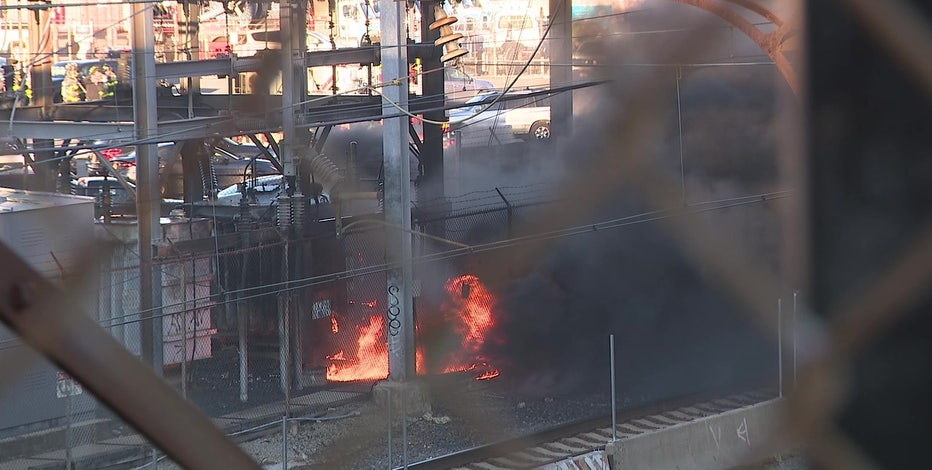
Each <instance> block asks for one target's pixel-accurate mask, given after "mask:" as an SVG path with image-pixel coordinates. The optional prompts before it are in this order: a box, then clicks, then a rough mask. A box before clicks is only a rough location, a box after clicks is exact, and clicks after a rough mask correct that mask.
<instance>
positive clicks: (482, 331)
mask: <svg viewBox="0 0 932 470" xmlns="http://www.w3.org/2000/svg"><path fill="white" fill-rule="evenodd" d="M445 288H446V291H447V293H448V294H449V296H450V302H449V303H448V304H446V305H444V308H445V310H446V311H447V313H448V315H451V316H453V317H454V318H452V320H453V321H454V325H453V326H454V328H455V329H456V331H457V332H458V333H460V334H461V335H462V340H461V341H460V345H461V347H462V349H461V351H460V352H459V354H457V355H456V359H454V360H453V361H452V362H451V363H450V364H448V365H447V366H446V367H445V368H444V370H443V372H445V373H446V372H458V371H463V370H469V368H470V367H471V366H475V362H476V361H477V360H479V358H478V357H476V354H478V353H479V352H480V350H481V349H482V345H483V344H484V343H485V339H486V334H487V333H488V331H489V329H490V328H492V326H494V325H495V322H494V319H493V317H492V309H493V308H494V307H495V296H493V295H492V294H491V293H490V292H489V291H488V290H486V288H485V286H484V285H483V284H482V282H480V281H479V278H478V277H476V276H473V275H472V274H465V275H462V276H459V277H455V278H453V279H450V280H449V281H447V283H446V286H445Z"/></svg>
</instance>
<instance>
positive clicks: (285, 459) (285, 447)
mask: <svg viewBox="0 0 932 470" xmlns="http://www.w3.org/2000/svg"><path fill="white" fill-rule="evenodd" d="M287 468H288V414H283V415H282V470H285V469H287Z"/></svg>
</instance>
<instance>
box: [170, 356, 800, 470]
mask: <svg viewBox="0 0 932 470" xmlns="http://www.w3.org/2000/svg"><path fill="white" fill-rule="evenodd" d="M429 390H430V394H431V412H429V413H425V414H420V415H417V416H409V417H408V420H407V422H406V428H405V429H404V430H402V424H401V419H400V413H399V410H392V413H391V417H390V416H389V410H387V409H385V408H382V407H380V406H378V405H377V404H375V403H374V402H373V401H371V400H368V401H363V402H358V403H350V404H346V405H342V406H339V407H335V408H331V409H328V410H324V411H322V412H321V413H319V414H318V415H315V416H314V417H305V418H300V419H296V420H294V421H292V422H291V423H289V426H288V436H287V443H288V450H287V455H288V468H290V469H299V470H304V469H378V468H399V467H401V466H402V465H403V462H404V458H405V457H406V458H407V461H408V462H409V463H413V462H418V461H422V460H426V459H430V458H433V457H439V456H442V455H445V454H448V453H452V452H456V451H460V450H464V449H468V448H470V447H474V446H478V445H482V444H488V443H491V442H495V441H499V440H503V439H507V438H511V437H515V436H520V435H525V434H529V433H531V432H534V431H537V430H541V429H546V428H549V427H552V426H556V425H558V424H562V423H567V422H571V421H576V420H580V419H584V418H588V417H593V416H598V415H604V414H607V413H609V412H610V408H609V397H608V394H591V395H573V396H549V395H534V394H522V395H515V394H514V393H513V392H512V391H511V390H509V389H508V384H507V382H505V381H503V380H498V379H496V380H491V381H482V382H477V381H474V380H472V379H471V378H469V377H464V376H456V375H452V374H451V375H450V376H447V377H444V378H441V379H440V380H439V381H434V382H432V383H430V384H429ZM389 418H391V423H392V429H391V436H390V437H389ZM403 432H404V434H405V438H406V442H407V446H406V456H403V454H402V445H401V441H402V433H403ZM281 434H282V433H281V427H280V425H276V426H272V427H270V428H269V431H268V433H267V434H266V435H265V436H264V437H260V438H254V439H252V440H249V441H246V442H242V443H241V444H240V445H241V447H242V448H243V449H244V450H245V451H246V452H247V453H248V454H249V455H251V456H252V457H253V458H254V459H255V460H256V461H257V462H259V463H260V464H261V465H262V466H263V467H264V468H266V469H269V470H273V469H281V468H282V466H281V462H282V436H281ZM389 440H391V443H392V450H391V453H392V459H391V465H390V464H389V448H388V447H389ZM159 468H160V469H174V468H177V467H176V466H174V465H172V464H170V463H163V464H160V465H159ZM808 468H809V467H808V466H807V465H806V462H805V461H804V460H803V459H802V458H800V457H794V456H786V457H781V458H778V459H774V460H773V461H769V462H765V463H763V464H761V465H759V466H751V467H742V469H741V470H807V469H808Z"/></svg>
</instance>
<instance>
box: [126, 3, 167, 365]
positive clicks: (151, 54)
mask: <svg viewBox="0 0 932 470" xmlns="http://www.w3.org/2000/svg"><path fill="white" fill-rule="evenodd" d="M132 8H133V64H132V65H133V76H132V81H133V116H134V118H135V122H136V129H135V131H136V139H137V141H139V142H140V144H139V145H137V146H136V156H137V162H136V163H137V165H136V188H137V191H136V214H137V223H138V227H139V311H140V312H141V313H142V323H141V326H140V336H141V352H142V359H143V361H144V362H145V363H146V364H150V365H152V368H153V370H155V373H156V374H159V375H161V373H162V319H161V315H159V314H158V312H157V310H159V309H160V308H161V306H162V289H161V287H162V277H161V275H160V272H159V271H158V269H156V267H155V265H154V264H153V255H154V253H153V241H154V240H157V239H158V238H159V237H160V234H161V230H160V228H161V227H160V226H159V211H160V208H161V194H160V191H159V157H158V150H157V146H156V144H154V143H148V142H149V141H148V139H150V138H152V137H156V136H157V135H158V113H157V109H156V100H155V92H156V84H155V32H154V30H153V26H152V4H150V3H134V4H133V5H132Z"/></svg>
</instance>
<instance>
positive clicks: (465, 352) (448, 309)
mask: <svg viewBox="0 0 932 470" xmlns="http://www.w3.org/2000/svg"><path fill="white" fill-rule="evenodd" d="M444 289H445V291H446V293H447V294H448V299H447V301H446V302H444V303H443V304H442V305H441V306H440V311H439V312H437V313H439V314H440V315H439V316H436V315H435V316H434V319H439V320H441V324H442V329H443V330H445V331H446V330H449V331H448V333H449V334H450V335H451V336H452V338H453V339H454V341H457V342H458V345H457V346H458V347H457V348H454V350H452V351H440V352H437V351H430V350H428V351H425V350H424V346H423V344H421V342H420V341H419V342H418V344H417V348H416V353H415V369H416V371H417V373H418V374H426V373H430V372H443V373H449V372H460V371H471V372H473V373H479V375H477V376H476V380H487V379H492V378H495V377H497V376H498V375H499V371H498V370H496V369H495V368H494V367H491V366H490V365H489V364H488V362H487V361H486V359H485V358H484V357H482V355H481V351H482V346H483V344H485V341H486V337H487V335H488V332H489V330H490V329H491V328H492V327H493V326H494V324H495V319H494V316H493V311H494V308H495V303H496V299H495V296H494V295H492V293H490V292H489V291H488V290H487V289H486V288H485V286H484V285H483V284H482V282H481V281H480V280H479V278H478V277H476V276H474V275H471V274H466V275H462V276H459V277H455V278H452V279H450V280H448V281H447V282H446V284H445V285H444ZM360 304H361V305H365V306H366V307H369V308H374V307H376V305H378V303H377V302H376V301H374V300H373V301H369V302H361V303H360ZM331 326H332V328H331V331H332V332H333V334H337V333H339V332H340V328H339V325H338V323H337V320H336V317H333V316H332V317H331ZM422 326H424V325H415V333H416V337H419V336H420V334H421V333H422V328H421V327H422ZM429 326H430V325H428V326H425V328H426V327H429ZM435 329H436V327H435ZM384 331H385V318H384V315H383V314H382V313H380V314H377V315H372V316H370V317H369V322H368V325H364V326H357V327H356V333H357V334H358V339H357V340H356V344H355V354H352V352H350V354H346V353H344V351H343V350H340V351H339V352H338V353H336V354H334V355H331V356H328V357H327V359H329V360H330V365H329V366H328V367H327V380H330V381H334V382H349V381H357V380H378V379H383V378H385V377H387V376H388V348H387V344H386V341H387V340H386V337H385V333H384ZM454 344H455V343H454ZM431 354H434V356H438V355H439V356H440V357H439V361H438V362H439V363H440V364H441V365H440V366H439V367H438V366H437V362H434V363H433V365H431V366H428V365H427V364H428V362H427V360H426V357H429V356H430V355H431ZM428 367H429V368H430V369H432V370H427V369H428ZM480 371H481V372H480Z"/></svg>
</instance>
